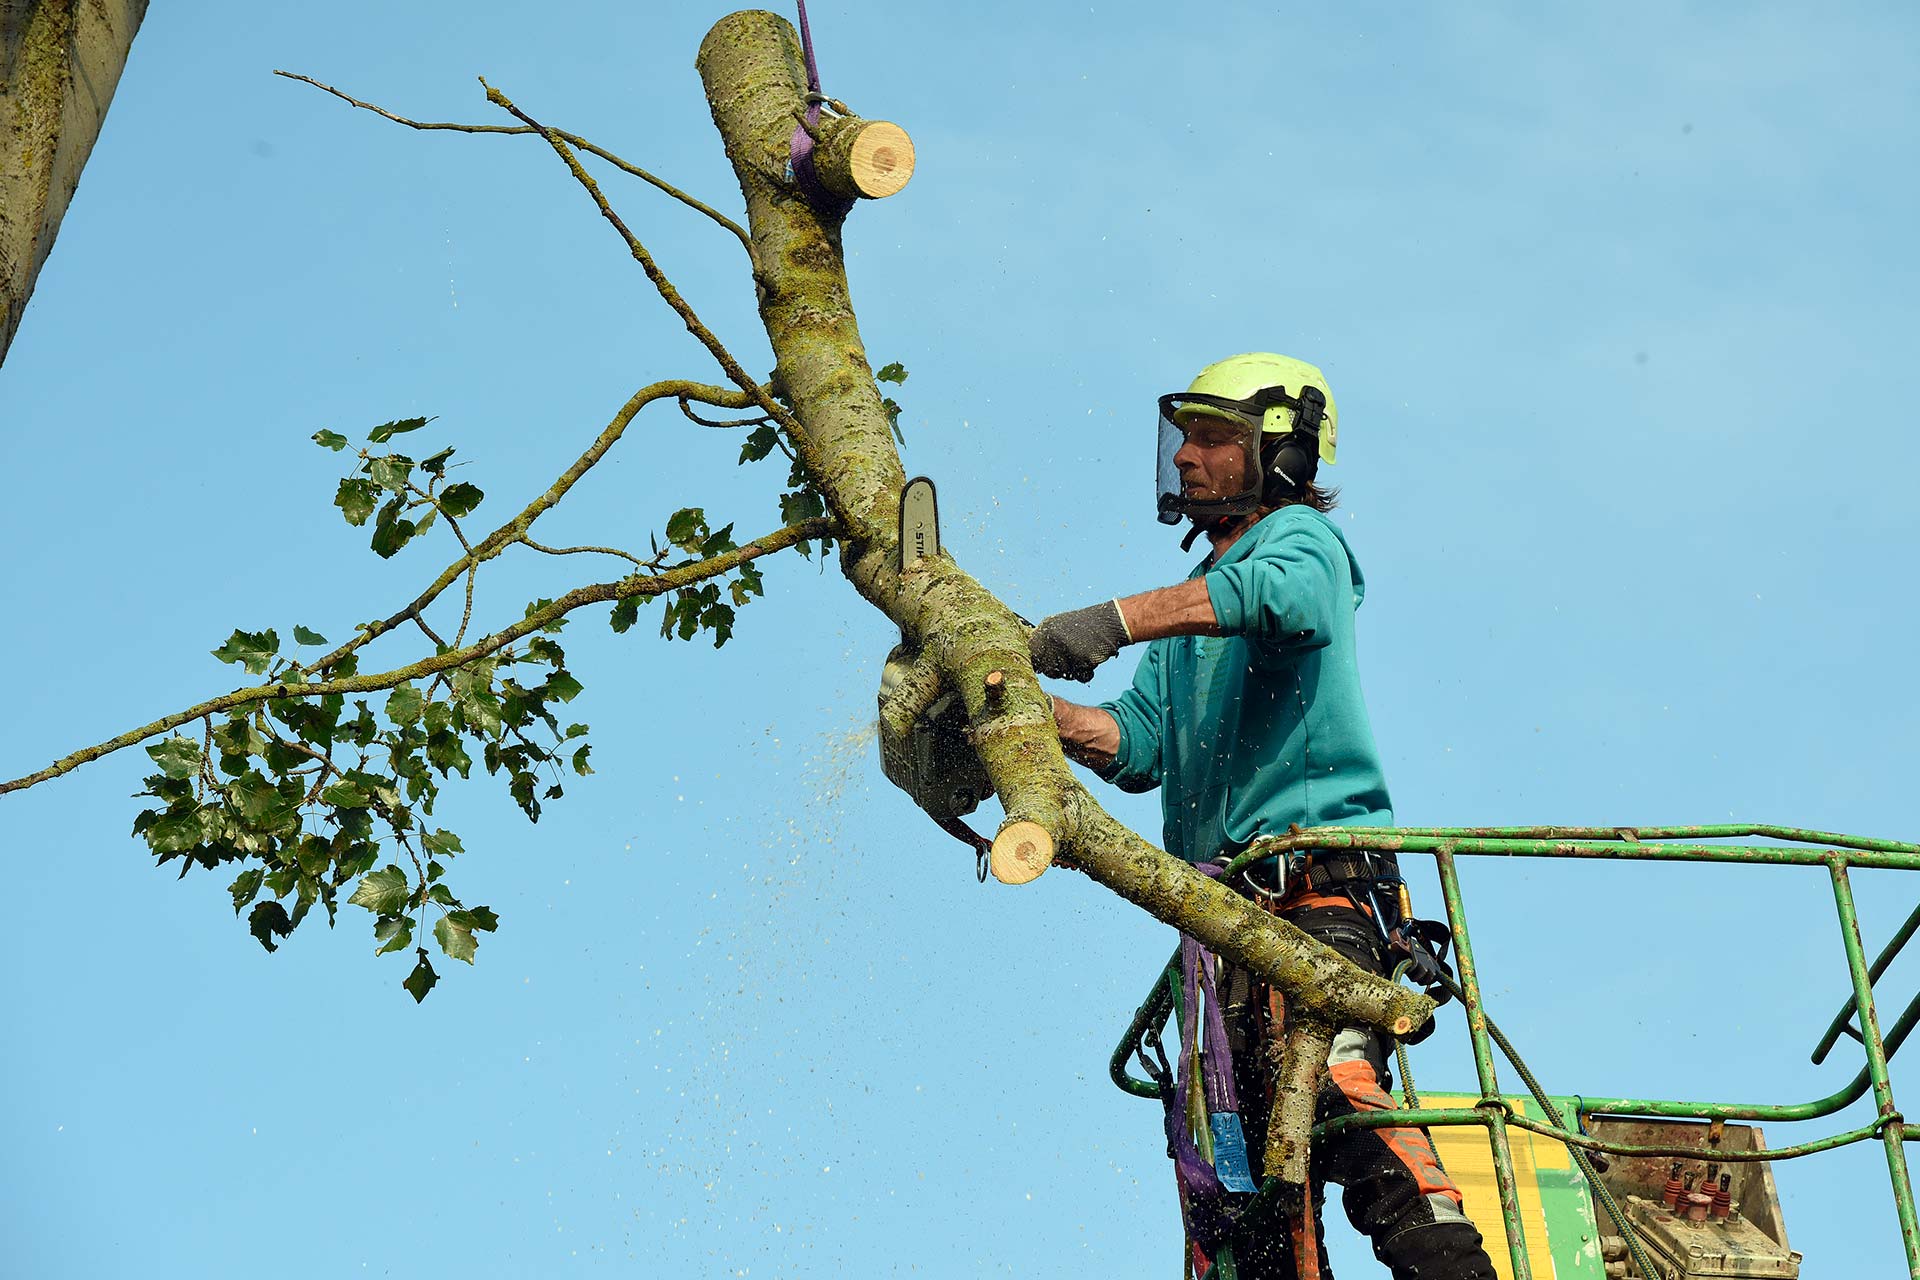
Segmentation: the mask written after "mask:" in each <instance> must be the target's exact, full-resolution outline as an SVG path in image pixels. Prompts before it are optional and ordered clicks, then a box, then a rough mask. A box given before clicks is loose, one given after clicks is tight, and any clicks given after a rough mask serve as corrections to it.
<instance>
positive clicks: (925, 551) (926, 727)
mask: <svg viewBox="0 0 1920 1280" xmlns="http://www.w3.org/2000/svg"><path fill="white" fill-rule="evenodd" d="M939 554H940V503H939V498H938V496H937V495H936V494H935V492H934V488H933V481H931V480H929V479H927V478H926V477H925V476H917V477H915V478H914V479H912V480H909V481H907V484H906V487H905V488H904V489H902V490H901V491H900V569H901V571H902V572H903V573H904V572H905V571H907V570H908V569H911V568H913V566H915V565H917V564H919V563H920V562H922V561H924V560H930V559H933V558H934V557H936V556H938V555H939ZM919 656H920V650H919V647H918V646H916V645H915V644H913V643H912V642H911V641H910V640H909V639H908V638H907V637H906V636H905V634H904V633H903V634H902V636H901V640H900V643H899V644H897V645H895V646H894V648H893V651H892V652H891V653H889V654H887V660H886V664H885V665H884V666H882V667H881V669H880V703H881V704H882V705H883V706H884V705H885V703H886V701H887V699H888V697H890V696H891V695H892V694H893V692H894V691H895V690H896V689H898V688H899V687H900V686H901V684H902V683H903V682H904V681H905V680H906V678H907V675H908V673H909V672H911V671H912V670H913V666H914V663H915V661H916V660H917V659H918V658H919ZM967 728H968V726H967V708H966V705H965V704H964V703H962V702H961V700H960V696H959V694H957V693H955V692H954V691H953V690H951V689H949V690H947V691H945V692H943V693H942V694H941V695H940V696H939V697H938V698H936V699H934V701H933V702H932V703H931V704H930V705H929V706H928V707H927V709H926V710H925V711H924V712H922V713H921V714H920V716H919V718H917V719H916V720H915V721H914V722H913V725H912V727H911V728H910V729H908V730H907V731H906V732H905V733H901V732H898V731H896V730H893V729H890V728H889V727H888V723H887V720H886V718H885V717H882V718H881V721H880V768H881V770H882V772H884V773H885V774H886V775H887V780H888V781H889V782H891V783H893V785H895V786H896V787H899V788H900V789H901V790H902V791H904V792H906V793H907V795H908V796H910V797H912V799H913V802H914V803H915V804H917V805H919V806H920V807H921V808H922V809H924V810H926V812H927V816H928V817H930V818H932V819H933V820H934V822H935V823H937V824H938V825H939V827H940V829H941V830H943V831H945V832H946V833H947V834H949V835H951V836H953V837H954V838H955V839H957V840H960V841H961V842H962V843H964V844H967V845H969V846H971V847H972V848H973V850H974V855H975V857H976V859H977V861H978V864H979V867H978V869H979V873H980V878H981V879H982V880H985V879H986V866H987V851H988V850H989V849H990V848H991V847H992V841H990V840H988V839H986V838H985V837H983V836H981V835H980V834H979V833H977V832H976V831H974V830H973V828H971V827H969V826H968V825H967V824H966V823H964V822H962V821H961V819H962V818H964V817H966V815H968V814H970V813H972V812H973V811H974V810H975V809H977V808H979V807H980V802H981V801H983V800H985V799H986V798H987V797H988V796H991V795H992V794H993V779H991V778H990V777H988V776H987V771H986V769H985V767H984V766H982V765H981V763H980V757H979V756H978V755H976V754H975V753H974V750H973V744H972V743H971V742H970V741H969V740H968V737H967Z"/></svg>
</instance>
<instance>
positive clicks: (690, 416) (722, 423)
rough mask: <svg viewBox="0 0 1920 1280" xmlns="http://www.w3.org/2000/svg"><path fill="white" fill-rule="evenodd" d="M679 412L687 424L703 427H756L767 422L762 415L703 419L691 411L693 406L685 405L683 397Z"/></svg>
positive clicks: (765, 416) (685, 400)
mask: <svg viewBox="0 0 1920 1280" xmlns="http://www.w3.org/2000/svg"><path fill="white" fill-rule="evenodd" d="M680 412H681V413H683V414H685V415H686V417H687V420H688V421H689V422H695V423H698V424H699V425H700V426H703V427H757V426H759V425H760V424H761V423H763V422H766V421H768V418H767V415H766V414H764V413H763V414H760V415H759V416H758V417H753V418H703V417H701V416H700V415H699V414H697V413H695V412H694V411H693V406H692V405H690V404H688V403H687V398H686V397H685V396H681V397H680Z"/></svg>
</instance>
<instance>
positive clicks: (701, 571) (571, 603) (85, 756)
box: [0, 518, 837, 795]
mask: <svg viewBox="0 0 1920 1280" xmlns="http://www.w3.org/2000/svg"><path fill="white" fill-rule="evenodd" d="M836 528H837V526H836V525H835V523H834V522H833V521H832V520H830V519H826V518H819V519H813V520H805V521H802V522H800V523H799V524H792V525H788V526H786V527H785V528H782V529H777V530H775V531H774V532H772V533H770V534H767V535H765V536H764V537H760V538H756V539H754V540H753V541H752V542H748V543H745V544H743V545H741V546H738V547H735V548H733V549H732V550H730V551H723V552H721V553H719V554H718V555H712V556H708V557H707V558H705V559H703V560H694V561H689V562H688V563H686V564H682V565H675V566H674V567H673V568H671V569H666V570H663V571H662V572H660V573H657V574H639V573H635V574H629V575H627V576H626V577H624V578H621V579H619V580H618V581H615V582H598V583H594V584H592V585H590V586H584V587H576V588H575V589H573V590H572V591H569V592H567V593H566V594H564V595H562V596H561V597H559V598H558V599H557V600H553V601H551V602H549V603H548V604H546V605H544V606H542V607H541V608H538V609H534V610H531V611H530V612H529V613H528V614H527V616H526V617H524V618H522V619H521V620H520V621H518V622H516V623H514V624H513V625H512V626H509V627H507V628H505V629H504V630H502V631H498V632H495V633H494V634H492V635H488V636H483V637H481V638H480V639H478V640H476V641H474V642H473V643H472V644H469V645H466V646H464V647H461V648H456V649H448V650H446V651H444V652H442V653H437V654H434V655H433V656H432V657H428V658H422V659H421V660H420V661H418V662H414V663H411V664H409V665H407V666H404V667H395V668H394V669H393V670H391V671H382V672H377V673H375V674H372V675H351V676H342V677H340V678H338V679H323V680H312V681H294V682H291V683H288V682H277V683H274V684H266V685H254V686H251V687H249V688H244V689H235V690H233V691H232V692H231V693H223V694H221V695H220V696H219V697H217V698H209V699H207V700H206V701H205V702H200V703H196V704H195V705H193V706H191V707H188V708H186V709H185V710H182V711H176V712H173V713H172V714H170V715H166V716H162V717H161V718H160V719H158V720H155V721H153V722H152V723H150V724H145V725H142V726H140V727H139V728H137V729H130V730H128V731H127V732H125V733H122V734H119V735H117V736H115V737H112V738H109V739H107V740H106V741H105V742H102V743H99V744H97V745H95V746H91V747H86V748H83V749H82V750H79V751H75V752H73V753H72V754H71V755H66V756H62V757H61V758H60V759H58V760H56V761H54V762H53V763H52V764H50V765H48V766H47V767H46V768H44V769H41V770H38V771H36V772H34V773H30V774H27V775H25V776H24V777H19V778H14V779H12V780H11V781H7V782H0V795H5V794H6V793H7V792H9V791H24V790H26V789H27V788H28V787H31V786H35V785H37V784H39V783H42V782H45V781H47V780H48V779H51V778H57V777H60V776H61V775H62V774H66V773H71V772H72V771H73V770H75V769H77V768H79V767H80V766H81V765H83V764H88V763H91V762H92V761H95V760H98V759H100V758H101V757H102V756H105V755H111V754H112V753H113V752H115V751H119V750H121V749H122V748H124V747H131V746H133V745H135V744H136V743H140V742H144V741H146V740H147V739H148V738H151V737H153V736H154V735H156V734H161V733H165V732H167V731H168V730H169V729H177V728H179V727H180V726H181V725H183V724H187V723H190V722H191V721H194V720H198V719H200V718H201V717H203V716H211V715H214V714H217V713H219V712H224V711H232V710H236V709H241V708H247V707H251V706H254V705H255V704H257V703H260V702H264V701H266V700H268V699H270V698H317V697H322V696H324V695H326V694H330V693H341V694H347V693H371V692H375V691H378V690H382V689H391V688H393V687H394V686H395V685H400V684H405V683H406V682H407V681H409V680H417V679H420V678H421V677H423V676H430V675H434V674H437V673H438V672H442V671H450V670H452V669H453V668H455V667H461V666H465V665H466V664H467V663H469V662H472V661H473V660H475V659H476V658H484V657H486V656H487V655H489V654H492V653H497V652H498V651H500V650H501V649H504V648H506V647H507V646H508V645H510V644H512V643H513V642H514V641H515V640H518V639H520V638H521V637H522V636H526V635H531V634H533V633H534V632H536V631H539V630H541V629H542V628H544V627H547V626H549V625H550V624H552V623H553V622H555V621H556V620H558V619H560V618H563V617H565V616H566V615H567V614H569V613H572V612H573V611H574V610H575V609H579V608H583V607H585V606H586V605H590V604H604V603H607V602H608V601H614V600H624V599H627V598H628V597H638V598H643V599H646V598H651V597H654V596H659V595H664V594H666V593H667V592H669V591H675V590H678V589H679V588H681V587H684V586H688V585H691V584H693V583H696V582H704V581H706V580H707V579H708V578H717V577H719V576H721V575H722V574H725V573H730V572H732V571H733V570H734V569H737V568H739V567H740V566H741V565H744V564H747V563H749V562H751V561H754V560H757V559H759V558H760V557H761V556H764V555H770V554H772V553H773V552H776V551H780V550H784V549H785V548H787V547H791V546H793V545H794V544H795V543H798V542H804V541H809V540H812V539H816V538H825V537H829V536H831V535H832V534H833V533H834V532H835V530H836Z"/></svg>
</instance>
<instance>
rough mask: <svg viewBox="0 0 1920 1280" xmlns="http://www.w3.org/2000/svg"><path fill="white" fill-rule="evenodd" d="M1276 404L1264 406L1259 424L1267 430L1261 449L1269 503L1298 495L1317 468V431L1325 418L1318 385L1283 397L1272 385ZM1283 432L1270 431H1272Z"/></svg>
mask: <svg viewBox="0 0 1920 1280" xmlns="http://www.w3.org/2000/svg"><path fill="white" fill-rule="evenodd" d="M1272 391H1273V393H1274V394H1275V395H1276V396H1277V398H1279V401H1280V402H1279V403H1277V404H1270V405H1269V406H1268V408H1267V411H1266V415H1265V420H1264V421H1263V423H1262V426H1263V427H1264V428H1265V429H1266V431H1267V432H1268V433H1269V434H1268V435H1267V436H1266V437H1265V439H1264V441H1263V443H1264V445H1265V447H1264V448H1262V449H1261V451H1260V455H1261V456H1260V465H1261V469H1262V470H1263V471H1264V472H1265V473H1266V483H1265V485H1264V486H1263V497H1264V498H1265V500H1266V501H1268V502H1269V503H1271V502H1273V501H1275V500H1278V499H1281V498H1298V497H1300V496H1302V495H1303V494H1305V493H1306V491H1307V487H1308V486H1309V485H1311V484H1312V483H1313V481H1314V477H1315V476H1316V475H1318V474H1319V471H1320V432H1321V430H1322V429H1323V427H1324V424H1325V421H1326V410H1327V400H1326V397H1325V396H1324V395H1322V394H1321V393H1320V389H1319V388H1318V387H1302V388H1301V389H1300V394H1299V396H1298V397H1297V398H1293V399H1288V398H1286V392H1285V390H1284V388H1277V387H1276V388H1273V389H1272ZM1276 431H1278V432H1284V434H1277V435H1276V434H1272V433H1273V432H1276Z"/></svg>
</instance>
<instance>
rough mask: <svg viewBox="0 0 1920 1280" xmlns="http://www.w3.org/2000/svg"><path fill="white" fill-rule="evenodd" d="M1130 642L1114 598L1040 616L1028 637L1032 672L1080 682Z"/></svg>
mask: <svg viewBox="0 0 1920 1280" xmlns="http://www.w3.org/2000/svg"><path fill="white" fill-rule="evenodd" d="M1132 643H1133V636H1132V635H1131V634H1130V633H1129V632H1128V631H1127V621H1126V619H1125V618H1123V617H1121V616H1120V603H1119V601H1117V600H1108V601H1106V602H1105V603H1104V604H1096V605H1089V606H1088V607H1087V608H1085V609H1073V610H1070V611H1069V612H1067V613H1056V614H1054V615H1053V616H1052V617H1050V618H1042V619H1041V620H1040V625H1039V626H1037V627H1035V628H1034V629H1033V634H1032V635H1030V636H1028V637H1027V646H1028V648H1029V650H1030V651H1031V652H1032V654H1033V669H1034V670H1035V671H1038V672H1039V673H1040V674H1041V675H1043V676H1054V677H1056V678H1059V679H1065V680H1079V681H1081V682H1082V683H1084V682H1086V681H1088V680H1091V679H1093V669H1094V668H1095V667H1097V666H1099V665H1100V664H1101V663H1103V662H1105V661H1106V660H1107V659H1108V658H1111V657H1112V656H1113V655H1114V654H1116V653H1118V652H1120V649H1121V647H1122V646H1123V645H1129V644H1132Z"/></svg>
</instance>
